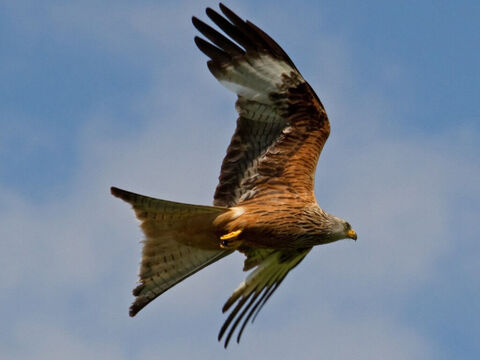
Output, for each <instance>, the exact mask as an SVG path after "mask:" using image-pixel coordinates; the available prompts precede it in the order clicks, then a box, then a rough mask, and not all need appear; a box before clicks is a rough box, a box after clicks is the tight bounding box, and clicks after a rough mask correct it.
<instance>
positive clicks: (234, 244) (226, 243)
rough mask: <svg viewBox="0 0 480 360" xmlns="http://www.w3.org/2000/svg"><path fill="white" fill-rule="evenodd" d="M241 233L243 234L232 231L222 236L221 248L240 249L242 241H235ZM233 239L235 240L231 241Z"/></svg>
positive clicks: (238, 231)
mask: <svg viewBox="0 0 480 360" xmlns="http://www.w3.org/2000/svg"><path fill="white" fill-rule="evenodd" d="M241 232H242V230H235V231H232V232H230V233H228V234H225V235H222V236H220V247H221V248H222V249H236V248H238V247H239V246H240V245H241V244H242V241H241V240H238V239H235V238H236V237H237V236H238V235H240V233H241ZM231 239H234V240H231Z"/></svg>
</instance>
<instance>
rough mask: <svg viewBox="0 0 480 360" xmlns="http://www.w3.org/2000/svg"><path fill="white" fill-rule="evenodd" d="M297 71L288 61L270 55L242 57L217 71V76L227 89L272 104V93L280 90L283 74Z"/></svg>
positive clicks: (249, 98) (252, 99)
mask: <svg viewBox="0 0 480 360" xmlns="http://www.w3.org/2000/svg"><path fill="white" fill-rule="evenodd" d="M292 71H295V72H296V70H294V69H293V68H292V67H291V66H290V65H288V64H287V63H285V62H283V61H280V60H278V59H274V58H272V57H271V56H268V55H260V56H258V57H255V58H253V59H248V61H247V60H246V59H242V60H241V61H238V62H235V63H233V64H231V65H228V66H226V67H224V68H223V69H222V71H221V72H219V73H216V74H215V77H216V78H217V79H218V81H220V83H221V84H222V85H224V86H225V87H226V88H227V89H229V90H231V91H233V92H234V93H236V94H237V95H239V96H242V97H244V98H246V99H248V100H251V101H255V102H258V103H261V104H271V103H272V102H271V100H270V96H269V95H270V94H271V93H274V92H278V91H279V86H280V85H281V84H282V76H283V75H284V74H286V75H290V73H291V72H292Z"/></svg>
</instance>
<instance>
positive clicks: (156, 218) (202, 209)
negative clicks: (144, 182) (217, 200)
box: [111, 187, 231, 316]
mask: <svg viewBox="0 0 480 360" xmlns="http://www.w3.org/2000/svg"><path fill="white" fill-rule="evenodd" d="M111 193H112V195H114V196H116V197H118V198H120V199H122V200H124V201H126V202H128V203H130V204H131V205H132V207H133V209H134V211H135V213H136V215H137V218H138V219H139V220H140V221H141V225H140V226H141V228H142V230H143V232H144V234H145V240H144V241H143V244H144V245H143V251H142V261H141V265H140V273H139V278H140V281H139V285H138V286H137V287H136V288H135V289H134V290H133V295H134V296H135V297H136V299H135V301H134V303H133V304H132V306H131V307H130V316H135V315H136V314H137V313H138V312H139V311H140V310H141V309H142V308H143V307H145V306H146V305H147V304H148V303H150V302H151V301H152V300H153V299H155V298H156V297H157V296H159V295H160V294H162V293H163V292H165V291H167V290H168V289H170V288H171V287H172V286H174V285H175V284H178V283H179V282H180V281H182V280H184V279H186V278H187V277H189V276H190V275H193V274H194V273H196V272H197V271H199V270H201V269H203V268H204V267H206V266H208V265H210V264H212V263H214V262H215V261H217V260H219V259H221V258H223V257H224V256H226V255H228V254H230V253H231V251H225V250H223V249H221V248H220V247H219V242H218V235H217V234H216V232H215V228H214V226H213V224H212V223H213V220H214V219H215V218H216V217H217V216H218V215H220V214H222V213H224V212H225V211H227V209H226V208H221V207H213V206H202V205H189V204H182V203H177V202H172V201H166V200H160V199H155V198H151V197H147V196H143V195H138V194H135V193H132V192H129V191H125V190H121V189H118V188H115V187H112V188H111Z"/></svg>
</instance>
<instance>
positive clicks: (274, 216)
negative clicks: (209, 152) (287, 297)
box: [111, 4, 357, 347]
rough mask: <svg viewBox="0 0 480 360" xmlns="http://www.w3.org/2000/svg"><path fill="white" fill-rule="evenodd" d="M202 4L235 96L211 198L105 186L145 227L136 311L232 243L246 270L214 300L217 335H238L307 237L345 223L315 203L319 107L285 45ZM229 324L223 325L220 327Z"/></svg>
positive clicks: (322, 239)
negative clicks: (190, 199)
mask: <svg viewBox="0 0 480 360" xmlns="http://www.w3.org/2000/svg"><path fill="white" fill-rule="evenodd" d="M220 10H221V12H222V13H223V16H222V15H220V14H219V13H217V12H216V11H214V10H212V9H210V8H207V10H206V13H207V16H208V17H209V18H210V19H211V20H212V21H213V23H215V24H216V25H217V26H218V28H219V29H220V30H222V31H223V33H225V34H226V35H227V36H228V37H226V36H225V35H222V34H221V33H220V32H219V31H217V30H215V29H213V28H212V27H210V26H209V25H207V24H206V23H204V22H203V21H201V20H199V19H197V18H196V17H193V18H192V21H193V25H194V26H195V27H196V28H197V29H198V31H199V32H200V33H201V34H202V35H203V36H204V37H205V38H206V39H208V40H209V41H207V40H205V39H203V38H200V37H195V43H196V44H197V46H198V48H199V49H200V50H201V51H202V52H203V53H204V54H205V55H207V56H208V57H209V61H208V63H207V64H208V68H209V70H210V71H211V73H212V74H213V76H215V78H216V79H217V80H218V81H220V83H222V84H223V85H225V86H226V87H227V88H229V89H230V90H233V91H234V92H235V93H236V94H237V95H238V99H237V102H236V104H235V107H236V110H237V112H238V114H239V117H238V119H237V128H236V130H235V133H234V134H233V137H232V140H231V142H230V146H229V147H228V149H227V154H226V156H225V158H224V160H223V163H222V168H221V172H220V177H219V184H218V186H217V189H216V191H215V195H214V202H213V205H214V206H202V205H188V204H181V203H175V202H170V201H165V200H159V199H154V198H150V197H146V196H142V195H138V194H134V193H131V192H128V191H124V190H120V189H118V188H115V187H112V188H111V192H112V194H113V195H114V196H116V197H119V198H121V199H123V200H125V201H126V202H128V203H130V204H131V205H132V207H133V209H134V210H135V213H136V216H137V218H138V219H139V220H140V221H141V228H142V230H143V232H144V234H145V240H144V245H143V253H142V262H141V267H140V274H139V277H140V281H139V285H138V286H137V287H136V288H135V289H134V290H133V295H134V296H135V297H136V298H135V302H134V303H133V304H132V306H131V307H130V316H135V314H137V312H139V311H140V310H141V309H142V308H143V307H144V306H145V305H147V304H148V303H149V302H151V301H152V300H153V299H155V298H156V297H157V296H159V295H160V294H162V293H163V292H165V291H166V290H168V289H170V288H171V287H172V286H174V285H175V284H177V283H179V282H180V281H182V280H184V279H185V278H187V277H189V276H190V275H192V274H194V273H196V272H197V271H199V270H200V269H202V268H204V267H205V266H208V265H210V264H212V263H214V262H216V261H217V260H219V259H221V258H223V257H225V256H227V255H229V254H231V253H232V252H234V251H240V252H241V253H243V254H245V256H246V259H245V263H244V268H243V270H244V271H248V270H251V269H253V271H252V272H251V273H250V274H249V276H248V277H247V278H246V280H245V281H244V282H242V283H241V284H240V286H239V287H238V288H237V289H236V290H235V291H234V292H233V294H232V295H231V297H230V298H229V299H228V300H227V302H226V303H225V305H224V306H223V309H222V310H223V312H226V311H228V310H229V309H230V308H232V306H233V310H232V311H231V312H230V314H229V316H228V318H227V320H226V321H225V323H224V325H223V326H222V328H221V330H220V333H219V336H218V339H219V340H221V338H222V337H223V335H224V334H225V333H227V336H226V339H225V347H227V345H228V342H229V341H230V338H231V336H232V335H233V333H234V331H235V329H236V328H237V327H238V326H239V325H241V326H240V328H239V331H238V336H237V342H238V341H240V337H241V335H242V332H243V330H244V328H245V326H246V324H247V323H248V321H249V320H252V321H253V320H254V319H255V317H256V315H257V314H258V312H259V311H260V310H261V308H262V307H263V305H265V303H266V302H267V300H268V299H269V298H270V296H271V295H272V294H273V293H274V291H275V290H276V289H277V288H278V286H279V285H280V284H281V282H282V281H283V279H284V278H285V276H286V275H287V274H288V273H289V271H290V270H292V269H293V268H294V267H295V266H296V265H298V264H299V263H300V262H301V261H302V260H303V258H304V257H305V256H306V255H307V254H308V252H309V251H310V250H311V249H312V247H313V246H315V245H321V244H326V243H330V242H333V241H337V240H340V239H345V238H351V239H354V240H356V239H357V234H356V233H355V231H354V230H353V229H352V227H351V226H350V224H349V223H348V222H347V221H345V220H343V219H341V218H338V217H336V216H333V215H330V214H329V213H327V212H325V211H324V210H322V209H321V208H320V207H319V206H318V204H317V201H316V200H315V195H314V192H313V186H314V175H315V168H316V165H317V161H318V158H319V156H320V152H321V151H322V148H323V146H324V144H325V141H326V140H327V138H328V135H329V133H330V125H329V121H328V117H327V114H326V112H325V109H324V107H323V105H322V103H321V102H320V100H319V99H318V97H317V95H316V94H315V92H314V91H313V89H312V88H311V87H310V85H309V84H308V83H307V82H306V81H305V80H304V78H303V77H302V75H301V74H300V72H299V71H298V70H297V68H296V67H295V64H294V63H293V62H292V60H291V59H290V58H289V57H288V55H287V54H286V53H285V51H284V50H283V49H282V48H281V47H280V46H279V45H278V44H277V43H276V42H275V41H274V40H273V39H272V38H271V37H270V36H268V35H267V34H266V33H265V32H263V31H262V30H261V29H260V28H258V27H257V26H255V25H254V24H252V23H251V22H250V21H244V20H242V19H241V18H240V17H238V16H237V15H236V14H235V13H233V12H232V11H231V10H230V9H228V8H227V7H226V6H224V5H223V4H220ZM227 331H228V332H227Z"/></svg>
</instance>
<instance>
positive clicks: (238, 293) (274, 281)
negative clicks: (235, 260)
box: [218, 248, 310, 347]
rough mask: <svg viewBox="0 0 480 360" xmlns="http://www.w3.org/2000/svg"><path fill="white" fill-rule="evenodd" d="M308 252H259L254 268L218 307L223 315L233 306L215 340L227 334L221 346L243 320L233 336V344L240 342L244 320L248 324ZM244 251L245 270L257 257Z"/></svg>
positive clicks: (303, 250) (227, 340) (244, 324)
mask: <svg viewBox="0 0 480 360" xmlns="http://www.w3.org/2000/svg"><path fill="white" fill-rule="evenodd" d="M309 251H310V248H308V249H299V250H295V251H288V252H286V251H281V250H265V249H264V250H260V252H263V254H262V256H261V257H258V258H257V259H256V260H253V261H256V263H257V268H256V269H255V270H254V271H253V272H252V273H251V274H249V276H248V277H247V279H246V280H245V282H244V283H242V284H241V285H240V286H239V288H238V289H237V290H235V292H234V293H233V294H232V296H231V297H230V298H229V299H228V300H227V302H226V303H225V305H224V306H223V308H222V311H223V312H226V311H228V310H229V309H230V308H231V307H232V306H233V305H234V304H235V303H236V305H235V307H234V308H233V310H232V311H231V312H230V314H229V315H228V317H227V319H226V320H225V322H224V324H223V326H222V328H221V329H220V332H219V334H218V340H221V339H222V337H223V336H224V335H225V334H227V336H226V338H225V347H227V346H228V343H229V342H230V339H231V337H232V336H233V334H234V332H235V330H236V329H237V327H238V326H239V325H240V323H241V322H242V321H243V322H242V325H241V327H240V328H239V331H238V335H237V342H240V339H241V337H242V333H243V330H244V329H245V327H246V325H247V323H248V321H249V320H250V319H252V322H253V321H254V320H255V318H256V316H257V315H258V313H259V312H260V310H261V309H262V308H263V306H264V305H265V303H266V302H267V301H268V299H269V298H270V296H272V294H273V293H274V292H275V290H276V289H277V288H278V287H279V286H280V284H281V283H282V281H283V279H285V277H286V276H287V274H288V273H289V272H290V271H291V270H292V269H293V268H294V267H295V266H297V265H298V264H299V263H300V262H301V261H302V260H303V259H304V258H305V256H306V255H307V254H308V253H309ZM244 252H245V254H246V255H247V259H246V260H245V268H248V266H250V265H247V264H249V262H250V261H251V260H252V259H251V257H257V255H258V254H257V253H256V252H255V251H254V250H252V249H246V250H245V251H244ZM252 316H253V318H252ZM229 328H230V329H229ZM227 330H228V332H227Z"/></svg>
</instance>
